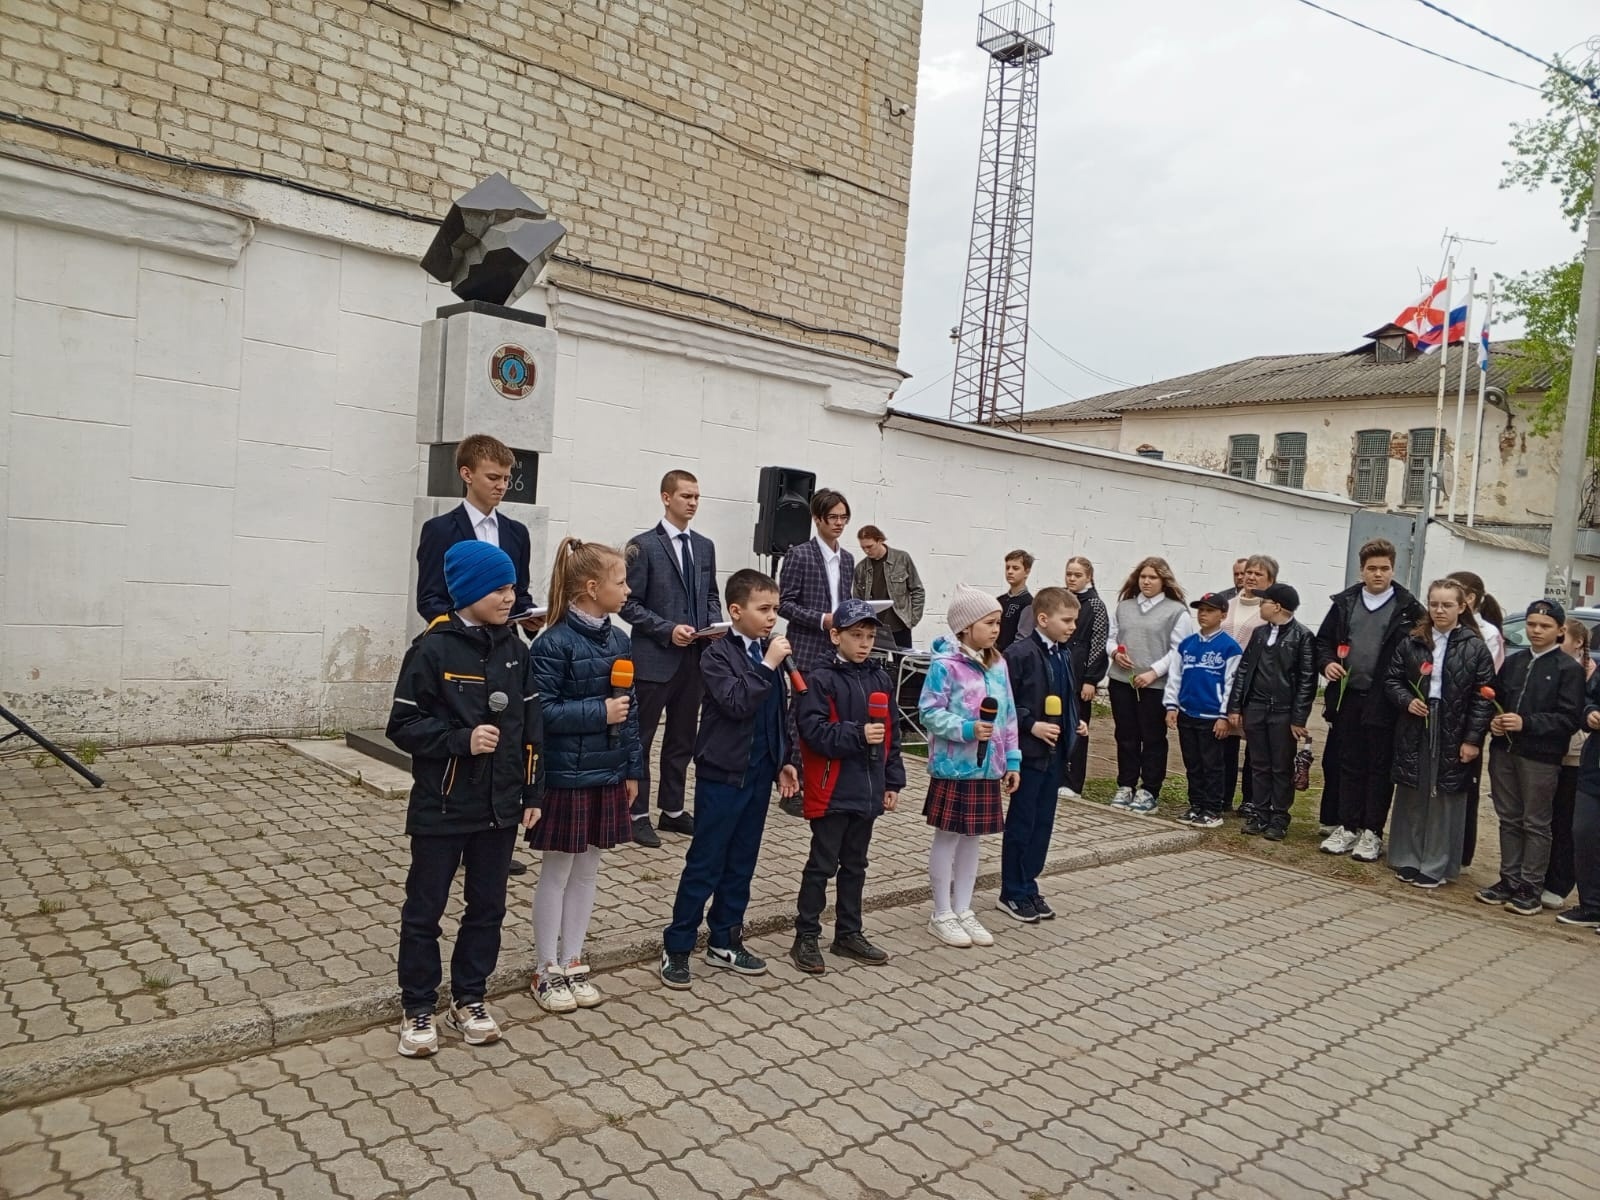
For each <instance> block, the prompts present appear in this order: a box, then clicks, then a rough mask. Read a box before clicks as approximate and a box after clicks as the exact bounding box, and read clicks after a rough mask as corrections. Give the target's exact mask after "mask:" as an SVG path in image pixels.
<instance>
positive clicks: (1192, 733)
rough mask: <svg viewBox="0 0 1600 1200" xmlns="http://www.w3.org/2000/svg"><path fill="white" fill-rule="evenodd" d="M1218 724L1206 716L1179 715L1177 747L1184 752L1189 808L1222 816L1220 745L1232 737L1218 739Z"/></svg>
mask: <svg viewBox="0 0 1600 1200" xmlns="http://www.w3.org/2000/svg"><path fill="white" fill-rule="evenodd" d="M1216 728H1217V723H1216V721H1215V720H1214V719H1212V718H1209V717H1186V716H1184V715H1183V714H1182V713H1179V714H1178V748H1179V749H1180V750H1182V751H1183V769H1184V773H1185V774H1187V775H1188V777H1189V807H1190V808H1192V809H1194V810H1195V811H1196V812H1202V813H1205V814H1207V815H1208V816H1219V817H1220V816H1221V815H1222V802H1223V799H1224V797H1223V791H1222V787H1223V783H1224V782H1225V776H1224V773H1223V763H1222V755H1223V747H1224V746H1226V745H1227V744H1228V743H1229V742H1232V743H1233V744H1234V745H1237V744H1238V740H1237V739H1235V738H1218V737H1217V734H1216Z"/></svg>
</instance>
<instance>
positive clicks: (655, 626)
mask: <svg viewBox="0 0 1600 1200" xmlns="http://www.w3.org/2000/svg"><path fill="white" fill-rule="evenodd" d="M628 545H629V546H630V547H633V551H632V554H631V555H630V556H629V559H628V593H629V594H628V598H627V599H626V600H624V601H623V602H622V613H621V616H622V619H623V620H624V621H626V622H627V623H628V625H629V627H630V628H631V629H632V630H633V673H634V678H635V679H642V680H644V681H645V682H646V683H666V682H667V681H668V680H669V679H671V678H672V677H673V676H674V675H676V674H677V672H678V667H679V666H680V665H682V663H683V659H684V656H685V655H687V654H690V653H696V652H697V651H698V646H699V643H691V644H690V645H688V646H674V645H673V644H672V631H673V629H674V628H675V627H677V626H679V625H693V626H694V627H695V628H696V629H703V628H704V627H705V626H707V625H710V624H711V623H712V622H714V621H720V620H722V602H721V601H720V600H719V599H718V598H717V547H716V545H715V544H714V543H713V542H712V541H711V539H710V538H708V537H704V536H702V535H701V534H698V533H696V532H695V531H694V530H692V529H691V530H689V553H690V554H691V555H693V556H694V574H695V578H694V579H692V580H688V581H685V580H684V578H683V569H682V568H681V567H680V566H679V565H678V548H677V547H676V546H674V545H673V544H672V543H671V542H670V541H669V540H668V539H667V535H666V533H665V532H663V531H662V528H661V525H660V523H659V522H658V523H657V524H656V526H655V528H653V529H646V530H645V531H644V532H643V533H638V534H635V535H634V536H633V537H631V538H629V539H628ZM691 593H693V594H694V595H695V596H697V597H698V598H699V602H700V614H699V615H698V617H697V616H696V614H695V613H694V612H693V611H692V610H691V608H690V607H689V598H690V595H691Z"/></svg>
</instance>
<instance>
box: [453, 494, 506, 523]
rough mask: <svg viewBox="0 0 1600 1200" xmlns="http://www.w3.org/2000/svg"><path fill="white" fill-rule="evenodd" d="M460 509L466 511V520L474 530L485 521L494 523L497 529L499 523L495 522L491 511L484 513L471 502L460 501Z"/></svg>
mask: <svg viewBox="0 0 1600 1200" xmlns="http://www.w3.org/2000/svg"><path fill="white" fill-rule="evenodd" d="M461 507H462V508H464V509H466V510H467V520H468V521H470V522H471V523H472V527H473V528H474V529H476V528H477V527H478V526H479V525H481V524H483V523H484V522H485V521H494V523H495V526H496V527H497V528H498V527H499V524H500V522H499V521H498V520H496V518H495V513H494V512H493V511H492V510H491V511H490V512H484V511H483V510H482V509H480V508H479V507H478V506H477V505H476V504H474V503H473V502H472V501H471V500H462V501H461Z"/></svg>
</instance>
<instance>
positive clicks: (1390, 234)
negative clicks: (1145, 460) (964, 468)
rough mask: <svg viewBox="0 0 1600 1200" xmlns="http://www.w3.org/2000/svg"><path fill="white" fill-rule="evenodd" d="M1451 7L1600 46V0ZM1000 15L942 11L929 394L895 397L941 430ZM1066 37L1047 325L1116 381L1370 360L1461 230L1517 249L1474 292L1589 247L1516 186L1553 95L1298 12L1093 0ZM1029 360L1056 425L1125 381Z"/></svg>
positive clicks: (1452, 46)
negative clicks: (1299, 361)
mask: <svg viewBox="0 0 1600 1200" xmlns="http://www.w3.org/2000/svg"><path fill="white" fill-rule="evenodd" d="M1441 2H1442V5H1443V7H1445V8H1448V9H1450V10H1451V11H1453V12H1456V13H1458V14H1460V15H1461V16H1463V17H1465V18H1467V19H1468V20H1472V21H1474V22H1475V23H1477V24H1480V25H1482V26H1484V27H1485V28H1487V29H1489V30H1491V31H1492V32H1495V33H1497V34H1499V35H1501V36H1502V37H1505V38H1507V39H1508V40H1510V41H1513V42H1516V43H1518V44H1519V45H1523V46H1526V47H1527V48H1528V49H1530V50H1532V51H1534V52H1536V53H1541V54H1545V55H1548V54H1550V53H1554V52H1560V51H1565V50H1567V49H1568V48H1569V47H1573V46H1574V44H1575V43H1581V42H1583V40H1584V39H1586V38H1590V37H1593V36H1595V35H1597V34H1600V10H1597V9H1596V7H1595V5H1594V2H1593V0H1530V2H1529V3H1525V4H1516V5H1510V4H1505V3H1494V2H1493V0H1441ZM1319 3H1322V4H1323V5H1324V6H1325V7H1328V8H1333V9H1335V10H1337V11H1340V12H1344V13H1346V14H1348V15H1350V16H1352V17H1355V18H1356V19H1358V20H1362V21H1365V22H1366V23H1368V24H1371V25H1376V26H1378V27H1380V28H1383V29H1386V30H1389V31H1390V32H1393V33H1395V34H1397V35H1398V36H1400V37H1404V38H1406V39H1408V40H1410V41H1414V42H1419V43H1421V44H1423V45H1426V46H1429V47H1431V48H1433V49H1436V50H1438V51H1440V52H1441V53H1444V54H1449V55H1450V56H1452V57H1454V58H1459V59H1463V60H1465V61H1467V62H1470V63H1473V64H1475V65H1478V66H1482V67H1484V68H1486V69H1488V70H1491V71H1495V72H1497V73H1499V74H1502V75H1507V76H1510V77H1511V78H1514V79H1520V80H1525V81H1526V82H1529V83H1533V84H1538V83H1540V82H1541V81H1542V80H1541V71H1540V68H1539V67H1537V66H1536V65H1535V64H1534V63H1531V62H1528V61H1527V60H1526V59H1522V58H1520V57H1518V56H1517V55H1515V54H1513V53H1511V52H1510V51H1509V50H1505V49H1503V48H1501V47H1499V46H1496V45H1495V44H1494V43H1492V42H1490V41H1488V40H1486V39H1484V38H1482V37H1480V36H1479V35H1477V34H1475V33H1473V32H1471V31H1470V30H1467V29H1463V28H1461V27H1460V26H1458V25H1455V24H1453V23H1451V22H1450V21H1448V20H1446V19H1445V18H1443V17H1441V16H1438V15H1437V14H1435V13H1432V12H1430V11H1428V10H1427V9H1425V8H1423V7H1422V5H1420V4H1418V3H1415V0H1319ZM980 7H981V0H928V3H927V4H926V7H925V10H924V16H923V41H922V63H921V70H920V78H919V89H920V95H919V96H918V99H917V108H916V122H917V128H916V157H915V163H914V167H913V171H912V183H911V225H910V237H909V245H908V248H907V266H906V291H905V312H904V318H903V323H902V327H901V337H900V344H901V358H900V365H901V367H902V368H904V369H905V370H907V371H910V372H912V376H913V377H912V378H911V379H909V380H907V381H906V383H905V385H904V386H903V387H902V388H901V389H900V393H899V396H898V397H897V399H896V401H895V403H896V405H897V406H899V407H903V408H909V409H912V410H914V411H919V412H928V413H933V414H935V415H944V414H945V413H946V412H947V411H948V407H949V401H950V385H949V382H948V380H944V381H942V382H939V383H937V385H936V386H933V387H928V385H930V384H933V383H934V381H935V380H938V379H939V377H940V376H944V375H946V374H947V373H948V372H949V371H950V370H951V367H952V365H953V363H954V356H955V349H954V347H953V346H952V344H951V342H950V337H949V335H950V328H951V326H953V325H954V324H956V323H957V320H958V319H959V316H960V305H961V283H962V275H963V270H964V267H965V262H966V255H967V241H968V235H969V227H970V221H971V216H972V187H973V180H974V177H975V173H976V170H977V155H978V137H979V130H980V118H981V112H982V105H983V96H984V77H985V72H986V70H987V59H986V58H985V56H984V55H983V54H982V52H981V51H979V50H978V49H977V47H976V46H975V45H974V41H975V35H976V30H977V21H978V16H977V14H978V11H979V9H980ZM1056 20H1057V23H1058V24H1057V33H1056V53H1055V56H1054V57H1053V58H1050V59H1048V60H1046V62H1045V63H1044V66H1043V68H1042V84H1041V93H1042V100H1041V104H1040V121H1039V126H1040V128H1039V173H1038V187H1037V202H1036V211H1037V216H1036V226H1035V241H1034V276H1033V293H1032V321H1031V323H1032V326H1033V328H1034V329H1035V330H1036V331H1038V332H1039V333H1041V334H1043V336H1044V337H1046V338H1048V339H1049V340H1050V341H1051V342H1053V343H1054V344H1055V345H1056V346H1059V347H1060V348H1061V349H1062V350H1064V351H1066V352H1067V353H1068V354H1070V355H1072V356H1073V357H1074V358H1077V359H1079V360H1081V361H1082V362H1084V363H1086V364H1087V365H1088V366H1090V367H1092V368H1094V369H1096V370H1098V371H1101V372H1104V373H1106V374H1108V375H1112V376H1116V377H1118V378H1120V379H1125V380H1130V381H1134V382H1148V381H1149V380H1151V379H1157V378H1162V377H1165V376H1170V375H1176V374H1181V373H1183V372H1185V371H1190V370H1196V369H1199V368H1202V367H1207V366H1212V365H1215V364H1218V363H1222V362H1227V361H1229V360H1232V359H1236V358H1244V357H1247V356H1249V355H1252V354H1263V353H1288V352H1294V351H1314V350H1331V349H1338V348H1341V347H1345V346H1354V345H1356V344H1357V343H1358V342H1359V340H1360V336H1361V334H1363V333H1365V332H1366V331H1367V330H1369V329H1372V328H1375V327H1376V326H1378V325H1380V324H1382V323H1383V322H1385V321H1387V320H1389V319H1391V318H1392V317H1393V316H1394V315H1395V314H1396V313H1397V312H1398V311H1399V310H1400V309H1401V308H1402V307H1403V306H1404V305H1406V304H1409V303H1411V302H1412V301H1413V300H1415V299H1416V297H1417V294H1418V292H1419V282H1418V279H1419V276H1418V272H1419V271H1421V272H1423V273H1431V272H1433V271H1435V270H1437V269H1438V266H1439V263H1440V261H1441V250H1440V237H1441V234H1442V233H1443V231H1444V229H1445V227H1446V226H1448V227H1449V228H1450V229H1452V230H1456V231H1460V232H1462V233H1464V234H1467V235H1469V236H1472V237H1478V238H1490V239H1494V240H1495V241H1496V242H1497V244H1496V245H1493V246H1468V247H1466V248H1465V250H1464V251H1463V252H1462V254H1461V256H1460V259H1459V262H1458V274H1459V275H1460V276H1461V277H1462V278H1463V285H1461V286H1464V278H1465V275H1466V270H1467V268H1468V267H1471V266H1476V267H1477V268H1478V272H1479V280H1480V288H1481V287H1482V286H1483V285H1484V283H1486V281H1487V278H1488V275H1489V274H1490V273H1492V272H1495V271H1500V272H1504V273H1508V274H1514V273H1516V272H1518V271H1521V270H1525V269H1531V268H1537V267H1542V266H1546V265H1549V264H1550V263H1553V262H1556V261H1558V260H1561V259H1564V258H1566V257H1569V256H1570V255H1571V254H1572V253H1573V252H1575V251H1576V250H1577V248H1578V247H1579V245H1580V244H1581V235H1575V234H1573V233H1572V232H1570V231H1569V230H1568V229H1567V228H1566V227H1565V225H1564V224H1563V222H1562V220H1561V217H1560V214H1559V212H1558V211H1557V203H1556V198H1555V195H1554V193H1545V194H1542V195H1530V194H1528V193H1525V192H1521V191H1502V190H1501V189H1500V188H1499V186H1498V184H1499V180H1500V177H1501V173H1502V171H1501V163H1502V162H1503V161H1504V159H1505V158H1506V157H1508V150H1507V145H1506V143H1507V138H1508V136H1509V132H1510V125H1511V123H1512V122H1513V121H1519V120H1526V119H1528V118H1530V117H1533V116H1536V115H1538V113H1539V112H1540V111H1542V108H1541V102H1540V100H1539V97H1538V96H1537V95H1536V94H1535V93H1533V92H1528V91H1523V90H1521V89H1519V88H1515V87H1512V86H1510V85H1508V84H1505V83H1501V82H1499V81H1497V80H1494V79H1489V78H1486V77H1484V76H1482V75H1477V74H1474V73H1472V72H1470V71H1466V70H1463V69H1462V68H1460V67H1456V66H1452V65H1450V64H1449V63H1444V62H1440V61H1438V60H1437V59H1432V58H1429V57H1427V56H1425V55H1422V54H1419V53H1418V52H1416V51H1414V50H1410V49H1407V48H1405V47H1403V46H1398V45H1395V44H1393V43H1392V42H1386V41H1384V40H1382V39H1380V38H1378V37H1375V36H1374V35H1372V34H1370V33H1366V32H1364V31H1362V30H1359V29H1356V28H1353V27H1351V26H1349V25H1346V24H1344V23H1342V22H1339V21H1336V20H1334V19H1333V18H1332V17H1329V16H1326V15H1324V14H1322V13H1319V12H1316V11H1314V10H1312V9H1310V8H1307V7H1306V6H1304V5H1303V4H1300V3H1297V2H1296V0H1141V2H1137V3H1135V2H1132V0H1118V2H1117V3H1090V2H1085V0H1073V2H1071V3H1065V4H1057V5H1056ZM1578 48H1579V49H1580V50H1581V46H1579V47H1578ZM1447 106H1448V113H1447V111H1446V109H1447ZM1460 290H1461V287H1460V286H1458V288H1457V294H1458V295H1459V294H1460ZM1478 311H1480V310H1477V309H1475V311H1474V316H1473V321H1474V325H1475V326H1476V323H1477V320H1478V315H1477V313H1478ZM1507 331H1508V330H1507V328H1506V327H1504V326H1498V325H1497V332H1499V333H1505V332H1507ZM1028 363H1029V380H1028V407H1029V408H1030V409H1033V408H1045V407H1048V406H1050V405H1053V404H1059V403H1062V402H1064V401H1067V400H1069V399H1071V397H1070V396H1068V395H1065V394H1063V393H1062V392H1061V391H1058V390H1057V388H1056V387H1052V386H1051V383H1054V384H1056V385H1059V387H1060V388H1064V389H1067V390H1068V391H1070V392H1072V393H1076V394H1077V395H1078V396H1089V395H1093V394H1095V393H1097V392H1101V391H1106V390H1110V389H1111V386H1112V385H1109V384H1106V383H1103V382H1101V381H1099V380H1096V379H1094V378H1092V377H1090V376H1088V375H1086V374H1084V373H1083V372H1082V371H1080V370H1078V369H1077V368H1075V367H1073V366H1071V365H1069V364H1067V363H1066V362H1064V361H1063V360H1062V359H1061V358H1060V357H1059V356H1058V355H1057V354H1055V353H1054V352H1053V351H1051V350H1050V349H1048V348H1047V347H1045V346H1044V345H1043V344H1042V343H1041V342H1040V341H1039V340H1038V338H1037V337H1036V338H1034V339H1033V342H1032V344H1031V346H1030V348H1029V356H1028ZM1047 379H1048V380H1049V381H1050V382H1048V383H1047V382H1046V380H1047ZM924 388H926V389H927V390H921V389H924ZM919 392H920V394H916V393H919Z"/></svg>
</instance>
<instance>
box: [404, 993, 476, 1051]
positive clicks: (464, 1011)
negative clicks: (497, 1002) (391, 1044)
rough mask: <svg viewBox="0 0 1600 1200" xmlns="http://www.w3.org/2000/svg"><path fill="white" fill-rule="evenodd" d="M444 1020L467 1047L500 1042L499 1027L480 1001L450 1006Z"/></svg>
mask: <svg viewBox="0 0 1600 1200" xmlns="http://www.w3.org/2000/svg"><path fill="white" fill-rule="evenodd" d="M445 1020H446V1021H448V1022H449V1023H450V1028H451V1029H454V1030H455V1031H456V1032H457V1033H459V1034H460V1035H461V1038H462V1040H463V1041H465V1042H466V1043H467V1045H469V1046H485V1045H488V1044H489V1043H490V1042H498V1041H499V1040H500V1026H498V1025H496V1024H495V1020H494V1018H493V1017H491V1016H490V1015H489V1010H488V1009H487V1008H485V1007H484V1006H483V1001H482V1000H468V1001H467V1002H466V1003H465V1004H452V1005H451V1006H450V1012H449V1013H448V1014H447V1015H446V1016H445ZM402 1053H404V1052H403V1051H402Z"/></svg>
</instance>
